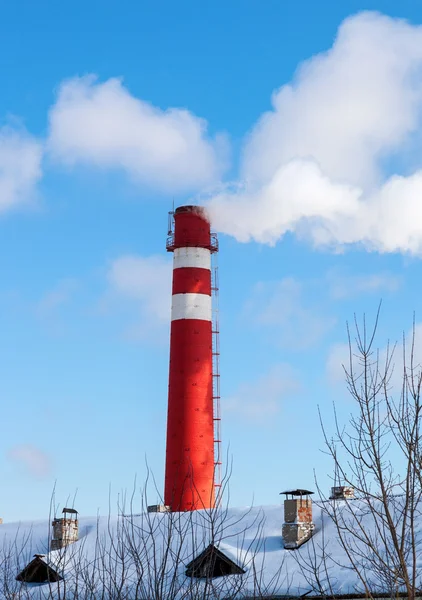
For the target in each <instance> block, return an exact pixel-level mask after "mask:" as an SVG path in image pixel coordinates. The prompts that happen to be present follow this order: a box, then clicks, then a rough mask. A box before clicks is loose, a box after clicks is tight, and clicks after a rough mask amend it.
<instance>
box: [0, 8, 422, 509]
mask: <svg viewBox="0 0 422 600" xmlns="http://www.w3.org/2000/svg"><path fill="white" fill-rule="evenodd" d="M340 5H341V6H340ZM364 10H370V11H377V13H371V14H368V13H365V14H362V11H364ZM397 19H406V21H407V23H404V22H402V21H398V20H397ZM419 24H422V8H420V7H418V6H417V3H415V2H413V1H412V2H410V1H409V2H407V1H402V2H401V3H400V5H399V3H397V2H387V1H385V2H383V1H381V0H380V1H378V2H371V3H366V4H362V3H360V2H357V1H353V2H352V1H347V0H345V1H344V2H341V3H338V2H329V1H327V0H323V1H322V2H319V3H317V4H315V3H314V2H310V1H303V0H299V1H297V2H289V1H286V2H285V1H281V0H279V1H275V0H265V2H262V1H260V2H258V1H256V2H252V1H245V0H243V1H238V0H233V1H231V2H229V3H227V2H220V1H219V0H217V1H214V2H213V3H198V2H193V1H189V2H181V3H177V4H175V3H171V2H162V3H160V4H158V3H153V2H150V1H147V2H142V3H136V2H133V1H132V2H129V1H127V0H126V1H122V2H119V3H113V2H102V3H99V2H98V3H97V2H92V1H88V2H84V3H82V2H79V1H75V2H72V3H71V4H70V3H53V2H47V1H43V0H39V1H38V2H37V3H33V2H30V1H27V2H23V1H21V0H15V1H14V2H13V3H11V2H10V3H6V2H5V3H2V19H1V20H0V69H1V75H2V80H3V82H4V83H3V93H2V94H1V96H0V123H1V130H0V240H1V242H0V243H1V249H2V251H1V252H0V273H1V278H0V398H1V405H2V414H1V422H2V424H3V426H2V428H1V431H2V435H1V437H0V470H1V473H2V482H3V484H2V494H1V499H0V516H2V517H3V518H5V519H7V520H15V519H27V518H41V517H44V516H46V514H47V513H48V510H49V501H50V496H51V493H52V489H53V487H54V485H55V486H56V501H57V503H58V504H60V505H61V506H63V505H64V504H66V502H67V501H68V498H73V496H74V494H75V493H77V499H76V506H77V508H78V510H80V511H81V512H82V513H83V514H95V513H96V512H97V510H100V512H103V513H104V512H107V511H108V506H109V487H110V486H111V490H112V491H111V497H112V503H114V499H115V498H116V496H117V494H118V493H119V492H121V490H124V489H131V488H132V485H133V481H134V478H135V476H136V477H137V480H138V482H142V481H143V479H144V477H145V474H146V467H145V463H146V462H148V464H149V465H150V468H151V470H152V471H153V473H154V475H155V478H156V481H157V484H158V487H159V488H160V489H161V488H162V482H163V470H164V452H165V421H166V402H167V372H168V325H169V301H170V296H169V290H170V275H171V271H170V265H171V262H170V258H171V257H170V256H168V255H167V254H166V252H165V240H166V233H167V212H168V210H169V209H170V208H171V205H172V199H173V198H174V200H175V203H176V205H177V204H183V203H186V202H191V201H193V202H201V203H205V204H206V205H207V206H208V207H209V210H210V211H211V214H212V215H213V220H214V224H215V227H216V228H217V230H218V231H219V232H220V255H219V273H220V324H221V352H222V356H221V386H222V412H223V440H224V445H225V451H227V453H228V455H229V456H230V457H231V458H232V460H233V472H232V475H231V481H230V503H231V504H232V505H245V504H249V503H250V502H251V501H252V500H253V501H254V502H255V503H265V504H273V503H276V502H278V493H279V492H280V491H281V490H282V489H284V488H286V487H291V486H295V485H300V486H304V487H307V486H310V487H311V488H313V487H314V479H313V478H314V469H315V470H316V472H317V474H318V478H319V481H320V482H321V485H322V486H323V487H324V488H328V486H329V485H330V481H329V478H328V476H327V474H329V473H330V469H331V466H330V464H329V462H328V460H327V459H326V457H325V456H324V455H323V454H322V453H321V452H320V449H322V448H323V439H322V434H321V431H320V427H319V422H318V412H317V406H318V405H319V406H320V408H321V411H322V414H323V415H324V418H325V420H326V422H327V426H330V425H331V413H332V403H333V402H336V406H337V409H338V411H339V415H340V416H341V417H342V418H344V419H345V418H346V417H347V414H348V412H349V411H350V410H351V406H352V405H351V403H350V400H349V399H348V398H347V394H346V392H345V386H344V384H343V383H342V380H341V379H342V378H341V362H342V360H343V358H344V344H345V342H346V329H345V324H346V321H347V320H350V319H353V314H354V313H355V312H356V313H357V314H358V315H362V314H363V313H366V314H367V315H368V316H369V317H373V316H374V315H375V312H376V309H377V306H378V303H379V301H380V299H382V300H383V308H382V319H381V323H380V328H379V344H380V346H381V347H383V346H384V345H385V343H386V341H387V339H389V338H390V339H393V340H395V339H397V338H400V336H401V333H402V331H405V332H407V331H408V330H409V328H410V326H411V322H412V318H413V312H414V311H416V320H417V322H419V321H418V316H419V314H420V310H419V303H420V301H419V298H420V287H421V286H420V279H421V275H422V270H421V265H420V258H421V254H422V226H421V225H420V223H421V222H422V220H421V217H422V215H421V209H420V208H419V205H418V203H419V198H420V189H419V188H420V187H421V179H422V176H421V175H420V173H422V171H420V169H421V164H420V163H421V161H420V156H421V154H420V149H421V133H422V127H421V119H420V117H421V108H422V85H421V84H422V76H421V67H422V51H421V50H420V48H422V42H421V38H422V33H421V31H422V30H421V29H420V28H418V25H419ZM336 36H337V38H336ZM335 40H336V41H335ZM304 61H307V62H306V63H305V66H304ZM283 86H284V87H283ZM286 86H288V87H286ZM265 115H266V116H265ZM397 176H400V177H397ZM419 318H422V317H419ZM155 500H156V497H155V496H154V493H152V496H151V501H152V502H154V501H155Z"/></svg>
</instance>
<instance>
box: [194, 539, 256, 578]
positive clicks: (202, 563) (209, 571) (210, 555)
mask: <svg viewBox="0 0 422 600" xmlns="http://www.w3.org/2000/svg"><path fill="white" fill-rule="evenodd" d="M244 573H246V571H244V570H243V569H242V568H241V567H239V565H237V564H236V563H235V562H233V561H232V560H231V559H230V558H229V557H228V556H226V555H225V554H223V553H222V552H221V550H219V549H218V548H216V547H215V546H213V545H212V544H210V545H209V546H208V548H205V550H204V551H203V552H201V554H200V555H199V556H197V557H196V558H194V559H193V560H192V561H191V562H190V563H189V564H188V565H186V575H187V577H197V578H206V579H210V578H211V577H223V576H224V575H243V574H244Z"/></svg>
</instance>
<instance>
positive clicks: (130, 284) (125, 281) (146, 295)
mask: <svg viewBox="0 0 422 600" xmlns="http://www.w3.org/2000/svg"><path fill="white" fill-rule="evenodd" d="M171 272H172V263H171V261H170V260H169V259H165V258H163V257H162V256H148V257H142V256H137V255H126V256H121V257H119V258H116V259H115V260H114V261H113V262H112V263H111V265H110V267H109V270H108V273H107V279H108V282H109V285H110V289H111V292H112V294H113V295H114V296H117V297H118V298H120V299H125V300H127V301H129V302H132V303H134V304H135V306H136V319H137V323H136V325H134V326H133V327H132V328H131V330H132V337H139V336H141V337H143V336H144V335H145V334H146V333H148V332H149V331H151V330H153V329H154V328H155V327H157V326H160V325H164V324H168V323H169V322H170V308H171Z"/></svg>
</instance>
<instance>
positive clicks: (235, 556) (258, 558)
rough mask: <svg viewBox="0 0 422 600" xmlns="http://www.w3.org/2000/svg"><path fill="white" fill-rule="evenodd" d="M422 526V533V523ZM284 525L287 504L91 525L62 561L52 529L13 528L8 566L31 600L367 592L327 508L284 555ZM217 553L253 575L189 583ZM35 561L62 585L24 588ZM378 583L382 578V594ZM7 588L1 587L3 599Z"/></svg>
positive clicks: (360, 509)
mask: <svg viewBox="0 0 422 600" xmlns="http://www.w3.org/2000/svg"><path fill="white" fill-rule="evenodd" d="M352 502H353V512H354V513H356V514H357V515H360V517H359V518H360V519H361V522H362V524H363V526H364V527H366V529H367V530H368V531H370V530H371V528H372V529H374V524H373V523H372V522H371V516H370V515H369V514H368V510H367V505H366V503H365V501H363V500H353V501H352ZM336 506H337V510H338V511H342V512H343V513H345V514H346V516H347V511H348V510H349V508H348V507H349V505H348V502H347V501H340V502H337V505H336ZM420 520H421V523H420V525H421V526H422V517H420ZM282 523H283V507H282V506H281V505H277V506H263V507H253V508H226V509H218V510H213V511H211V510H208V511H206V510H204V511H195V512H190V513H142V514H140V515H137V516H132V517H131V516H118V517H112V516H109V517H101V518H97V517H93V518H89V517H82V518H81V519H80V520H79V531H80V538H79V541H77V542H76V543H74V544H72V545H70V546H68V547H67V548H65V549H62V550H57V551H54V552H49V551H48V548H49V539H50V534H51V527H50V522H49V521H37V522H33V523H6V524H3V525H1V526H0V565H2V568H3V570H4V573H5V574H7V577H8V578H9V580H10V582H9V583H10V586H11V587H10V589H16V593H19V589H20V586H22V585H24V586H26V587H25V594H27V595H26V596H25V597H28V598H43V597H45V598H56V597H57V598H59V597H63V586H64V585H65V586H66V589H67V590H71V589H72V588H73V587H76V586H77V587H78V590H79V591H80V590H81V589H83V588H84V587H90V589H91V592H92V594H93V595H92V597H96V595H97V596H98V597H100V596H101V590H102V589H104V586H106V585H107V586H108V589H109V591H110V588H113V589H114V588H116V589H117V588H118V586H120V587H121V588H122V589H123V588H124V589H125V590H126V592H127V594H126V596H125V597H127V598H145V599H146V598H156V597H157V595H156V590H157V589H158V588H160V589H161V590H162V591H163V592H164V591H165V594H163V597H171V598H182V597H186V594H188V592H189V590H190V591H192V588H194V589H195V590H197V591H198V590H206V594H207V595H201V598H202V597H203V598H224V597H227V596H230V597H231V598H234V597H236V598H241V597H247V596H249V597H252V596H254V595H255V596H257V590H258V591H259V597H261V598H262V597H265V596H267V597H271V596H274V595H276V594H278V595H280V594H285V595H290V596H301V595H304V594H308V593H309V592H312V593H313V595H316V591H315V587H314V588H313V581H315V577H316V576H318V577H319V580H320V584H321V586H324V585H325V586H326V588H327V589H330V590H333V591H335V592H336V593H337V594H349V593H356V592H362V591H363V589H362V583H361V581H360V580H359V577H358V575H357V574H356V572H355V571H354V570H353V569H351V564H350V560H349V558H348V555H347V551H346V550H347V549H345V548H344V546H343V545H342V543H341V542H340V540H339V537H338V533H337V529H336V527H335V524H334V522H333V521H332V520H331V519H330V518H329V517H327V514H326V512H325V511H324V507H323V505H320V506H319V507H317V506H316V505H314V523H315V533H314V536H313V537H312V538H311V540H310V541H308V542H307V543H306V544H304V545H303V546H302V547H301V548H299V549H298V550H295V551H291V550H286V549H285V548H284V547H283V542H282V537H281V529H282ZM418 535H419V533H418ZM210 544H213V545H214V546H216V547H217V548H218V549H219V550H220V551H221V552H222V553H223V554H224V555H225V556H226V557H228V559H229V560H231V561H233V563H235V564H236V565H238V566H239V567H240V568H241V569H243V570H244V571H245V573H244V574H243V575H227V576H224V577H218V578H215V579H211V580H206V581H205V582H204V580H201V579H195V578H190V577H187V576H186V568H187V565H189V563H191V562H192V561H193V560H194V559H195V558H197V557H198V556H199V555H200V554H201V552H203V551H204V550H205V549H206V548H207V547H208V546H209V545H210ZM35 552H37V553H40V554H46V555H47V556H46V558H45V559H44V560H46V561H47V562H48V564H50V565H51V566H52V568H54V570H56V571H57V573H59V574H60V576H61V577H63V581H59V582H58V583H49V584H48V585H45V586H41V587H40V586H38V587H37V589H36V590H33V589H32V588H30V587H29V588H28V586H27V585H26V584H21V583H19V582H16V581H15V578H16V575H17V574H18V573H19V572H21V571H22V570H23V568H24V567H25V566H26V565H27V564H28V563H29V562H30V560H31V557H32V556H33V555H34V553H35ZM9 574H10V577H9ZM368 576H370V574H369V575H368ZM5 577H6V575H4V577H3V578H5ZM375 578H376V575H374V586H375V584H376V581H375ZM2 585H3V584H2V583H1V581H0V598H1V597H3V596H2V593H3V592H2V589H1V586H2ZM13 586H15V587H14V588H13ZM204 586H205V587H204ZM154 590H155V591H154ZM204 593H205V592H204ZM43 594H44V595H43ZM188 595H189V594H188ZM16 597H19V596H16ZM111 597H112V596H111ZM119 597H120V596H119ZM192 597H193V596H192Z"/></svg>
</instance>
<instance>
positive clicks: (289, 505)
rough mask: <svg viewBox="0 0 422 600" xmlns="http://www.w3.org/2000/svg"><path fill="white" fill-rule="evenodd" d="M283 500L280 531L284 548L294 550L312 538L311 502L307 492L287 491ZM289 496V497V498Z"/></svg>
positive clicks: (309, 493)
mask: <svg viewBox="0 0 422 600" xmlns="http://www.w3.org/2000/svg"><path fill="white" fill-rule="evenodd" d="M281 494H285V496H286V499H285V500H284V523H283V529H282V535H283V543H284V547H285V548H286V549H288V550H295V549H296V548H299V546H301V545H302V544H304V543H305V542H307V541H308V540H309V538H310V537H311V536H312V533H313V531H314V528H315V525H314V523H313V522H312V500H311V499H310V497H309V496H310V495H311V494H313V492H310V491H309V490H300V489H298V490H287V491H285V492H281ZM289 496H290V497H289Z"/></svg>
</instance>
